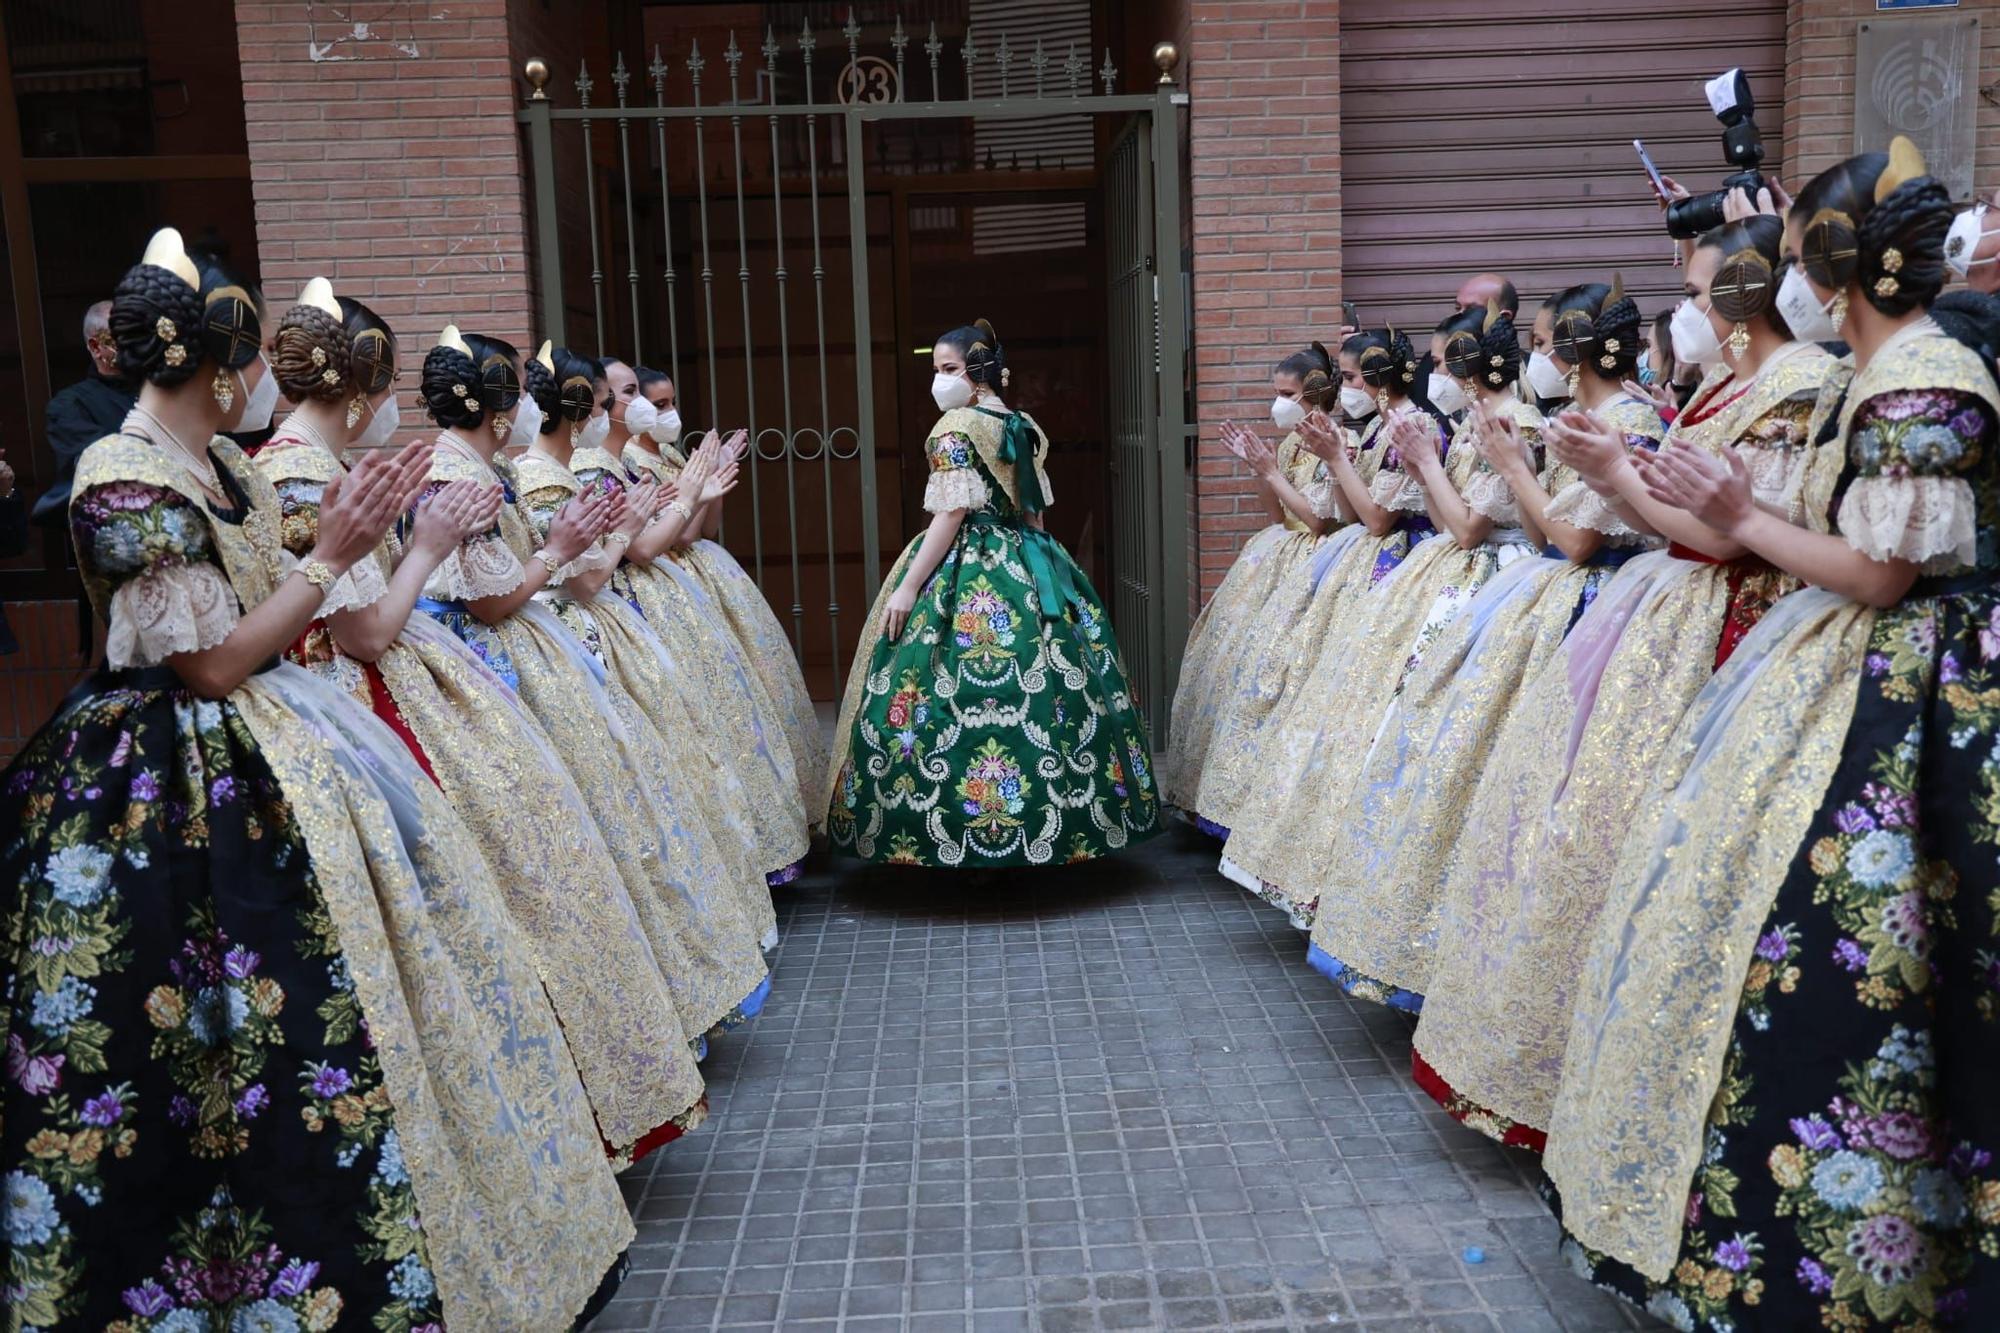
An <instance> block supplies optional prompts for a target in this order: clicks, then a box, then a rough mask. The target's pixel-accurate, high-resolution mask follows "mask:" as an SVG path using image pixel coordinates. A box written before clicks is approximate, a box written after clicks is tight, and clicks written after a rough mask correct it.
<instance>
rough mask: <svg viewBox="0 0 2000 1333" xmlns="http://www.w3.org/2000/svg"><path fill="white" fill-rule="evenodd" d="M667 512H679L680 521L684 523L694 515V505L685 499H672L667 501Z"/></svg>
mask: <svg viewBox="0 0 2000 1333" xmlns="http://www.w3.org/2000/svg"><path fill="white" fill-rule="evenodd" d="M667 512H668V513H669V514H679V515H680V516H681V522H683V523H686V522H687V521H689V520H690V519H692V518H693V517H694V506H693V505H691V504H689V503H688V502H687V501H686V500H674V501H670V502H669V503H668V505H667Z"/></svg>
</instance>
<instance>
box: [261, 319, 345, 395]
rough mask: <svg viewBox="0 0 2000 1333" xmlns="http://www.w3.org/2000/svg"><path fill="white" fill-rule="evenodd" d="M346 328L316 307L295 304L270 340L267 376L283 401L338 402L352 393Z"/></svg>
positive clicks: (279, 323) (280, 321) (279, 322)
mask: <svg viewBox="0 0 2000 1333" xmlns="http://www.w3.org/2000/svg"><path fill="white" fill-rule="evenodd" d="M353 351H354V349H353V344H352V343H351V342H350V341H349V339H348V336H347V327H346V325H345V324H344V323H343V322H342V321H340V320H337V319H335V318H334V317H333V316H332V315H330V314H328V313H327V312H326V311H324V310H322V309H320V308H319V307H318V306H316V305H304V304H301V305H295V306H293V307H292V308H291V309H290V310H287V311H286V312H285V317H284V318H283V319H281V320H279V321H278V332H277V336H276V337H274V338H273V339H272V340H271V373H273V374H274V375H276V376H277V377H278V388H279V390H280V391H281V392H282V393H283V394H284V395H285V397H286V398H287V399H289V400H290V401H292V402H294V403H302V402H305V401H306V400H307V399H311V400H312V401H314V402H319V403H333V402H339V401H341V400H342V399H345V398H349V397H352V396H353V395H354V393H355V392H356V386H355V385H354V384H353V382H352V381H353V379H354V373H353V372H354V362H353Z"/></svg>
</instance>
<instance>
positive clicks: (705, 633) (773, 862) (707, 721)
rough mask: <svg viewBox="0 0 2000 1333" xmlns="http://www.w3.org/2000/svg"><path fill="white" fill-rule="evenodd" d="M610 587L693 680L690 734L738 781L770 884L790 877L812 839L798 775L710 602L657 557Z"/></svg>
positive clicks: (752, 675) (778, 726)
mask: <svg viewBox="0 0 2000 1333" xmlns="http://www.w3.org/2000/svg"><path fill="white" fill-rule="evenodd" d="M612 586H613V587H614V588H615V589H616V590H617V591H618V592H619V593H620V594H622V595H624V596H626V597H627V598H629V599H630V601H631V603H632V605H634V606H635V607H637V608H638V610H639V612H640V613H641V614H642V615H644V616H645V618H646V625H647V627H648V628H649V629H651V630H652V632H653V633H654V634H656V635H658V636H659V638H660V640H661V641H662V642H663V643H665V644H666V645H667V646H668V648H670V649H671V650H672V651H673V653H674V660H675V661H676V662H677V663H679V664H680V666H681V669H682V671H683V672H684V673H686V674H687V675H688V676H689V678H690V679H691V680H692V681H698V682H700V685H701V698H702V699H703V701H704V702H703V704H702V706H701V707H700V708H699V709H697V710H695V712H694V716H693V719H692V720H693V723H694V726H695V735H696V736H698V737H699V738H700V740H701V743H702V747H703V749H704V750H705V751H706V752H707V753H708V755H709V757H710V760H711V761H712V762H713V763H714V764H715V766H716V767H718V768H723V769H727V770H728V771H729V772H731V773H733V774H734V775H735V777H736V780H737V781H738V782H740V783H741V784H742V786H743V792H744V795H745V797H746V799H747V801H748V808H747V809H746V810H745V811H744V812H743V813H744V816H745V817H746V818H747V819H748V821H749V823H750V828H751V830H752V834H753V836H754V837H755V839H756V846H757V860H758V869H759V870H760V871H761V872H762V873H764V874H765V875H767V876H770V877H771V878H772V881H773V882H775V883H782V882H783V881H784V880H787V879H790V878H791V877H792V876H794V875H795V874H796V873H797V870H798V865H799V862H801V861H802V860H804V859H805V854H806V851H807V849H808V848H809V847H810V846H811V839H812V835H811V833H810V831H809V829H808V826H807V817H806V807H805V804H804V802H803V801H802V800H801V799H800V797H799V793H800V791H801V790H803V787H802V786H801V782H802V779H801V778H800V776H799V772H798V769H797V768H796V767H795V766H794V764H793V761H792V748H791V746H790V744H789V743H787V741H786V739H785V723H784V719H783V717H782V715H781V714H780V713H779V711H778V709H777V707H776V705H774V704H773V703H772V702H771V699H770V697H769V696H768V695H767V694H766V693H765V692H764V686H763V683H762V682H761V681H760V680H759V679H758V676H757V673H756V672H755V671H754V670H752V669H751V667H750V664H749V662H748V661H747V660H746V659H745V655H744V653H743V651H742V650H741V649H740V648H738V647H737V644H736V639H735V636H734V635H733V634H731V633H730V630H729V628H728V626H727V624H726V623H725V622H724V620H723V618H722V615H721V613H720V611H719V610H718V608H717V607H716V605H715V603H714V601H713V600H712V599H711V598H710V597H709V595H708V593H707V592H706V591H704V590H703V588H702V586H701V584H700V583H699V582H698V581H697V580H696V579H695V577H694V576H693V575H692V574H690V573H689V572H688V571H687V570H685V569H683V568H681V566H680V565H678V564H676V563H675V562H674V561H673V560H672V559H670V558H667V557H664V556H663V557H661V558H660V559H658V560H655V561H653V562H652V563H651V564H647V565H632V564H627V565H625V566H622V567H621V568H620V569H619V571H618V573H617V574H616V575H615V576H614V577H613V580H612Z"/></svg>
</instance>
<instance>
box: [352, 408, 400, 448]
mask: <svg viewBox="0 0 2000 1333" xmlns="http://www.w3.org/2000/svg"><path fill="white" fill-rule="evenodd" d="M402 423H403V409H402V408H401V407H399V406H397V404H396V399H395V398H394V396H391V397H390V399H389V401H388V402H386V403H383V404H382V406H380V407H378V408H376V409H375V414H374V415H373V416H371V417H370V418H369V419H368V428H367V429H366V430H364V431H362V432H361V434H360V436H359V437H358V438H356V439H355V441H354V444H353V445H352V447H353V448H356V449H380V448H381V447H382V446H383V445H385V444H387V443H388V442H389V440H390V437H391V436H393V435H395V433H396V427H398V426H400V425H401V424H402Z"/></svg>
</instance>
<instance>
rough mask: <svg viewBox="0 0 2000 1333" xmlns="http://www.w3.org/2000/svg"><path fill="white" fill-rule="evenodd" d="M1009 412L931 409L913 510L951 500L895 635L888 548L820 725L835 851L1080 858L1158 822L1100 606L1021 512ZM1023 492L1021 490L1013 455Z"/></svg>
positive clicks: (928, 858) (1026, 472)
mask: <svg viewBox="0 0 2000 1333" xmlns="http://www.w3.org/2000/svg"><path fill="white" fill-rule="evenodd" d="M1047 452H1048V439H1047V437H1046V436H1044V435H1043V434H1042V431H1041V428H1040V427H1038V426H1036V425H1035V423H1034V422H1033V420H1031V419H1030V418H1028V417H1027V416H1026V415H1025V414H1022V413H1016V414H1014V415H1013V417H1012V418H1011V420H1010V417H1009V416H1008V415H1007V414H1005V413H1000V412H993V411H989V410H987V409H985V408H958V409H956V410H954V411H951V412H947V413H945V415H944V416H943V417H942V418H941V419H940V420H939V421H938V424H937V425H936V426H935V427H934V428H933V429H932V431H931V435H930V439H929V441H928V442H927V443H926V445H925V453H926V455H927V456H928V458H929V461H930V481H929V484H928V485H927V486H926V488H925V491H924V508H926V509H928V510H929V511H931V512H932V513H934V514H937V513H946V512H949V511H951V510H954V509H962V510H964V511H965V522H964V524H963V525H962V526H961V527H960V528H959V531H958V537H957V538H956V540H954V541H953V543H952V546H951V550H950V552H949V553H948V554H946V556H945V557H944V559H943V561H942V562H940V563H939V565H938V568H937V572H936V573H934V574H932V575H931V578H930V581H929V583H927V584H926V585H925V586H924V590H923V592H922V594H921V595H920V596H919V597H918V599H917V604H916V607H915V608H914V609H913V610H912V611H911V612H910V618H909V622H908V623H907V624H906V625H905V626H904V627H903V633H902V636H901V637H900V638H898V639H896V640H894V641H893V642H891V641H889V640H885V639H884V638H883V637H882V625H883V620H884V616H885V614H886V611H887V607H888V601H889V598H890V596H891V595H892V594H893V593H894V591H895V589H896V587H897V585H898V584H899V583H900V582H901V581H902V577H903V570H904V568H905V567H906V566H907V565H908V564H909V562H910V560H911V559H912V557H914V556H915V554H916V552H917V548H918V547H919V546H920V545H921V544H922V542H923V537H922V535H921V534H919V535H918V536H917V537H916V538H915V539H914V540H912V541H911V542H910V544H909V545H908V546H907V547H905V548H904V550H903V554H902V556H901V557H900V558H899V559H898V560H897V561H896V564H895V566H894V567H893V568H892V569H891V570H890V571H889V577H888V579H887V580H886V581H885V582H884V583H883V584H882V590H881V592H880V594H879V595H878V596H877V597H876V599H875V606H874V609H873V610H872V611H870V613H869V616H868V623H867V625H866V626H865V627H864V628H863V631H862V639H861V643H860V645H859V647H858V648H857V649H856V652H855V661H854V669H853V671H852V672H851V673H850V675H849V679H848V685H847V693H846V698H845V699H844V700H843V701H842V704H841V710H840V724H839V727H838V728H837V729H836V731H835V748H834V754H833V784H832V808H831V810H830V811H829V812H828V816H827V831H828V833H829V835H830V836H831V838H832V840H833V843H834V845H835V846H836V847H840V848H843V849H846V850H850V851H852V852H854V853H855V854H856V855H858V856H862V857H865V858H867V859H869V860H872V861H888V862H893V863H897V864H903V865H924V866H1022V865H1047V864H1050V863H1053V862H1061V861H1086V860H1090V859H1091V858H1093V857H1098V856H1103V855H1105V854H1106V853H1108V852H1114V851H1117V850H1118V849H1119V848H1121V847H1126V846H1129V845H1130V844H1132V843H1134V842H1136V841H1138V840H1139V839H1141V838H1145V837H1148V836H1150V835H1151V834H1152V833H1154V832H1155V831H1157V829H1158V826H1159V799H1158V796H1157V793H1156V792H1155V790H1154V787H1153V756H1152V750H1151V748H1150V747H1149V745H1148V742H1147V737H1146V724H1145V721H1144V719H1143V718H1142V717H1141V716H1140V714H1139V711H1138V708H1137V705H1136V704H1135V703H1134V701H1133V699H1132V692H1131V689H1130V687H1129V686H1128V685H1127V684H1126V680H1125V665H1124V662H1123V660H1122V659H1121V657H1120V656H1119V652H1118V637H1117V635H1115V634H1114V633H1112V630H1111V623H1110V618H1109V617H1108V616H1107V615H1106V614H1105V610H1104V603H1103V602H1102V601H1100V600H1099V598H1098V596H1097V591H1096V589H1094V588H1092V587H1091V586H1090V580H1089V579H1088V578H1086V577H1085V576H1084V573H1083V571H1082V570H1080V569H1078V568H1077V566H1076V562H1075V561H1074V560H1072V559H1070V555H1069V552H1068V551H1065V550H1064V549H1063V548H1062V544H1061V543H1059V542H1057V541H1056V540H1055V539H1054V538H1053V537H1050V536H1048V535H1047V534H1046V533H1043V532H1041V531H1038V530H1037V529H1035V528H1033V527H1030V526H1029V525H1028V523H1027V521H1026V515H1025V514H1024V513H1023V509H1024V508H1027V509H1029V510H1032V511H1039V510H1041V509H1042V508H1044V507H1045V506H1046V505H1047V504H1048V503H1049V501H1050V499H1051V498H1052V497H1051V496H1050V492H1049V485H1048V477H1047V475H1046V474H1045V473H1044V471H1043V469H1042V460H1043V458H1044V457H1045V455H1046V454H1047ZM1029 459H1032V465H1031V466H1030V467H1028V468H1023V469H1019V472H1020V478H1019V480H1020V481H1021V482H1024V483H1025V484H1026V485H1027V486H1028V487H1030V488H1033V489H1034V490H1039V492H1040V494H1039V495H1035V494H1033V493H1032V492H1031V493H1030V495H1029V496H1028V504H1027V505H1026V506H1023V504H1022V503H1021V497H1020V492H1019V489H1018V486H1017V469H1016V461H1017V460H1020V461H1026V460H1029Z"/></svg>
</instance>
